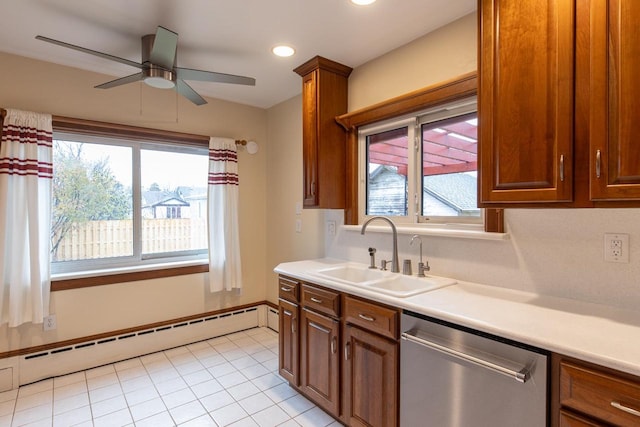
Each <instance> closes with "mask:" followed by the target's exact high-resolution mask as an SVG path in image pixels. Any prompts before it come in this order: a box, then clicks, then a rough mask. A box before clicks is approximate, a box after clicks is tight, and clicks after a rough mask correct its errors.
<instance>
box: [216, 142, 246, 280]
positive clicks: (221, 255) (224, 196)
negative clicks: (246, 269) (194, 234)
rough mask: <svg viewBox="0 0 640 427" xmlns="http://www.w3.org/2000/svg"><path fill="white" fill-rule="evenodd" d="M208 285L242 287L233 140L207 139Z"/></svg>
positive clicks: (236, 162)
mask: <svg viewBox="0 0 640 427" xmlns="http://www.w3.org/2000/svg"><path fill="white" fill-rule="evenodd" d="M208 196H209V200H208V221H209V288H210V290H211V292H218V291H221V290H227V291H230V290H232V289H237V290H238V291H239V290H240V288H242V264H241V262H240V238H239V231H238V150H237V148H236V143H235V140H233V139H229V138H214V137H211V139H210V140H209V194H208Z"/></svg>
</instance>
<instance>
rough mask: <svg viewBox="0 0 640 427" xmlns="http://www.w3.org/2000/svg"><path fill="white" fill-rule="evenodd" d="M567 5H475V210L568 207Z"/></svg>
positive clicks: (568, 1) (494, 1) (487, 1)
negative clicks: (526, 205)
mask: <svg viewBox="0 0 640 427" xmlns="http://www.w3.org/2000/svg"><path fill="white" fill-rule="evenodd" d="M574 21H575V20H574V0H553V1H550V0H528V1H498V0H481V1H480V9H479V25H480V34H479V37H480V51H479V55H478V61H479V64H478V70H479V73H480V81H479V90H478V94H479V103H478V108H479V114H478V115H479V120H480V124H479V130H480V134H479V138H480V140H479V147H480V148H479V159H478V160H479V167H478V170H479V181H480V184H479V185H480V204H481V205H482V206H488V207H490V206H491V205H492V204H495V205H500V204H502V205H513V204H518V203H539V202H561V201H563V202H567V201H571V200H572V197H573V194H572V187H573V175H572V173H573V169H572V164H573V99H574V89H573V86H574V77H573V74H574Z"/></svg>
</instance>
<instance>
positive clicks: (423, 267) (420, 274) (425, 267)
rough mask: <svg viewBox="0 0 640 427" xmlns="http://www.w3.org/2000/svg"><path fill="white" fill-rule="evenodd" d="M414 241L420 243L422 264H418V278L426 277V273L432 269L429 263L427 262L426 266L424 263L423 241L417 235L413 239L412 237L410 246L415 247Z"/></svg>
mask: <svg viewBox="0 0 640 427" xmlns="http://www.w3.org/2000/svg"><path fill="white" fill-rule="evenodd" d="M414 240H418V241H419V242H420V262H418V277H426V275H425V274H424V272H425V271H429V270H431V267H429V261H427V263H426V264H425V263H424V262H422V239H421V238H420V236H418V235H417V234H414V235H413V237H411V242H409V245H413V241H414Z"/></svg>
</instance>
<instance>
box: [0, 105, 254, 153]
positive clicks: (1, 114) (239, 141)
mask: <svg viewBox="0 0 640 427" xmlns="http://www.w3.org/2000/svg"><path fill="white" fill-rule="evenodd" d="M6 116H7V110H5V109H4V108H0V118H2V119H4V118H5V117H6ZM55 118H56V116H54V119H55ZM203 138H206V137H203ZM235 142H236V145H242V146H246V145H247V141H246V140H245V139H236V140H235Z"/></svg>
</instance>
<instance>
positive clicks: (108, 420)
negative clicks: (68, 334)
mask: <svg viewBox="0 0 640 427" xmlns="http://www.w3.org/2000/svg"><path fill="white" fill-rule="evenodd" d="M277 355H278V335H277V334H276V333H275V332H274V331H272V330H270V329H268V328H255V329H250V330H247V331H243V332H238V333H234V334H231V335H226V336H223V337H218V338H214V339H211V340H208V341H201V342H198V343H195V344H191V345H187V346H184V347H177V348H173V349H170V350H166V351H163V352H158V353H152V354H149V355H146V356H142V357H137V358H133V359H129V360H125V361H122V362H118V363H114V364H111V365H105V366H101V367H98V368H95V369H90V370H87V371H81V372H77V373H74V374H70V375H65V376H61V377H56V378H52V379H48V380H43V381H39V382H37V383H33V384H30V385H26V386H23V387H20V388H19V389H18V390H12V391H8V392H4V393H0V426H2V427H4V426H7V427H8V426H12V427H18V426H30V427H32V426H33V427H35V426H37V427H40V426H55V427H58V426H61V427H68V426H82V427H84V426H95V427H101V426H140V427H142V426H153V427H163V426H238V427H246V426H287V427H289V426H328V425H330V426H339V425H340V424H339V423H337V422H336V421H335V420H333V418H331V417H330V416H329V415H327V414H326V413H324V412H323V411H322V410H321V409H320V408H318V407H317V406H315V405H314V404H313V403H311V402H310V401H309V400H307V399H305V398H304V397H303V396H302V395H300V394H298V393H297V392H296V391H295V390H294V389H292V388H291V387H289V385H288V384H287V383H286V382H285V381H284V380H283V378H282V377H280V375H278V356H277Z"/></svg>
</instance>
